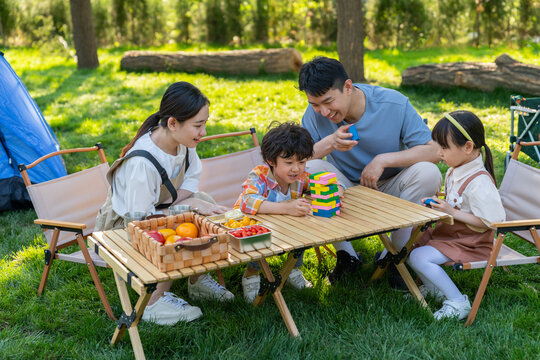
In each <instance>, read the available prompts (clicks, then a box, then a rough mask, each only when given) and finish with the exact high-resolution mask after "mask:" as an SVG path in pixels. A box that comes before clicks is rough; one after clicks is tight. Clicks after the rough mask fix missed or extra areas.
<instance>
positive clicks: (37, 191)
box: [19, 144, 116, 320]
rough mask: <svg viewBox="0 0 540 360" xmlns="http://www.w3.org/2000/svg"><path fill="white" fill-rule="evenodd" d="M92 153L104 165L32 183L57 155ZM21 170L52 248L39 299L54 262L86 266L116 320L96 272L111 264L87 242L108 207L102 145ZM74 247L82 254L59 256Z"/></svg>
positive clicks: (110, 314)
mask: <svg viewBox="0 0 540 360" xmlns="http://www.w3.org/2000/svg"><path fill="white" fill-rule="evenodd" d="M88 151H97V152H98V154H99V157H100V160H101V164H99V165H97V166H94V167H92V168H90V169H86V170H82V171H79V172H77V173H73V174H70V175H66V176H63V177H61V178H57V179H53V180H49V181H46V182H42V183H39V184H32V183H31V179H30V177H29V175H28V172H27V170H29V169H31V168H33V167H34V166H36V165H38V164H39V163H40V162H42V161H44V160H46V159H48V158H50V157H52V156H56V155H61V154H68V153H75V152H88ZM19 170H20V171H21V175H22V178H23V180H24V183H25V185H26V189H27V190H28V193H29V194H30V199H31V200H32V204H33V205H34V209H35V210H36V213H37V216H38V219H36V220H34V223H36V224H39V225H41V228H42V229H43V231H44V234H45V237H46V239H47V243H48V244H49V248H48V249H46V250H45V268H44V269H43V275H42V277H41V282H40V284H39V289H38V295H41V293H42V292H43V290H44V289H45V285H46V283H47V278H48V276H49V271H50V269H51V265H52V262H53V260H54V259H58V260H65V261H72V262H76V263H81V264H86V265H87V266H88V269H89V270H90V274H91V275H92V279H93V280H94V284H95V285H96V289H97V291H98V293H99V297H100V298H101V302H102V303H103V306H104V307H105V311H106V312H107V315H108V316H109V318H111V319H113V320H116V319H115V317H114V314H113V312H112V309H111V305H110V304H109V301H108V300H107V296H106V295H105V291H104V290H103V286H102V285H101V281H100V280H99V276H98V273H97V271H96V268H95V266H96V265H97V266H101V267H107V264H106V263H105V261H104V260H103V259H102V258H101V257H99V256H98V255H97V254H96V253H95V252H94V251H93V250H91V249H89V248H88V247H87V246H86V244H85V242H84V238H85V237H86V236H87V235H89V234H90V233H92V231H93V229H94V226H95V222H96V216H97V213H98V211H99V209H100V208H101V206H102V205H103V204H104V203H105V200H106V198H107V191H108V189H109V183H108V182H107V179H106V174H107V171H108V170H109V164H108V163H107V158H106V157H105V153H104V152H103V149H102V146H101V144H96V146H94V147H91V148H78V149H68V150H61V151H56V152H53V153H50V154H47V155H45V156H42V157H41V158H39V159H37V160H36V161H34V162H33V163H31V164H29V165H24V164H21V165H19ZM73 245H78V246H79V248H80V250H79V251H76V252H74V253H70V254H66V253H60V252H59V250H61V249H64V248H66V247H69V246H73Z"/></svg>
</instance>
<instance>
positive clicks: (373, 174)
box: [360, 156, 385, 190]
mask: <svg viewBox="0 0 540 360" xmlns="http://www.w3.org/2000/svg"><path fill="white" fill-rule="evenodd" d="M384 168H385V166H384V163H383V161H382V157H380V156H375V157H374V158H373V160H371V162H370V163H369V164H367V165H366V167H364V170H362V175H361V176H360V185H363V186H366V187H369V188H372V189H375V190H379V188H378V187H377V182H378V181H379V179H380V177H381V175H382V173H383V171H384Z"/></svg>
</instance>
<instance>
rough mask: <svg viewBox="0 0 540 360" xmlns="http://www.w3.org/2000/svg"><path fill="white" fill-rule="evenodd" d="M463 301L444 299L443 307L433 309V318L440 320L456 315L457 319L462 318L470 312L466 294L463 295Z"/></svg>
mask: <svg viewBox="0 0 540 360" xmlns="http://www.w3.org/2000/svg"><path fill="white" fill-rule="evenodd" d="M463 296H464V297H465V301H450V300H444V301H443V307H442V308H440V309H439V310H437V311H435V313H434V314H433V317H434V318H435V320H441V319H444V318H454V317H457V318H458V320H463V319H465V318H466V317H467V316H469V313H470V312H471V303H470V302H469V298H468V297H467V295H463Z"/></svg>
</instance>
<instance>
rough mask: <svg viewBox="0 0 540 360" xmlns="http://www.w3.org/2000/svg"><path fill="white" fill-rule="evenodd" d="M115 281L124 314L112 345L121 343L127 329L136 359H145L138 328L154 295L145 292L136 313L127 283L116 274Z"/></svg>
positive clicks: (119, 321) (137, 305)
mask: <svg viewBox="0 0 540 360" xmlns="http://www.w3.org/2000/svg"><path fill="white" fill-rule="evenodd" d="M114 280H115V281H116V287H117V289H118V294H119V296H120V302H121V304H122V309H123V310H124V313H123V314H122V316H121V317H120V319H119V320H118V326H117V327H116V329H115V331H114V335H113V337H112V339H111V344H116V343H117V342H118V341H120V340H121V339H122V337H123V336H124V333H125V331H126V329H127V330H128V332H129V338H130V340H131V346H132V348H133V353H134V355H135V359H137V360H141V359H145V356H144V350H143V347H142V343H141V338H140V336H139V329H138V328H137V326H138V324H139V320H140V319H141V316H142V314H143V312H144V309H145V308H146V305H147V304H148V301H149V300H150V296H151V295H152V294H151V292H148V291H146V292H143V294H142V295H141V296H140V297H139V300H138V301H137V303H136V304H135V311H133V309H132V307H131V301H130V299H129V293H128V289H127V286H126V282H125V281H124V279H122V277H121V276H120V275H118V274H117V273H116V272H115V273H114Z"/></svg>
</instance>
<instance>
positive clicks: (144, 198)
mask: <svg viewBox="0 0 540 360" xmlns="http://www.w3.org/2000/svg"><path fill="white" fill-rule="evenodd" d="M184 148H185V146H184V145H179V146H178V154H177V155H171V154H167V153H166V152H164V151H163V150H161V149H160V148H159V147H158V146H157V145H156V144H155V143H154V142H153V141H152V139H151V138H150V133H146V134H144V135H143V136H141V137H140V138H139V139H138V140H137V141H136V142H135V144H134V145H133V147H132V148H131V149H130V150H129V151H128V154H129V153H130V152H132V151H134V150H146V151H148V152H149V153H150V154H152V155H153V156H154V157H155V158H156V160H157V161H158V162H159V163H160V164H161V166H163V168H164V169H165V171H166V172H167V175H168V176H169V179H171V180H172V179H173V178H175V177H176V176H178V174H179V173H180V171H181V170H182V166H183V164H184V157H185V150H184ZM188 154H189V168H188V170H187V172H186V173H185V174H184V181H183V183H182V185H181V186H180V188H179V189H182V190H187V191H190V192H192V193H196V192H198V191H199V179H200V177H201V172H202V163H201V159H200V158H199V155H197V152H196V151H195V149H191V150H189V152H188ZM160 187H161V176H159V172H158V171H157V170H156V168H155V166H154V165H153V164H152V163H151V162H150V160H147V159H146V158H143V157H141V156H135V157H132V158H129V159H127V160H126V161H125V162H124V163H123V164H122V166H120V167H119V168H118V170H116V172H115V173H114V176H113V184H112V188H113V194H112V198H111V201H112V208H113V210H114V211H115V212H116V213H117V214H118V215H120V216H123V215H124V214H125V213H126V212H128V211H149V212H152V213H155V211H156V209H155V206H156V205H157V203H158V201H159V191H160Z"/></svg>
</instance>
